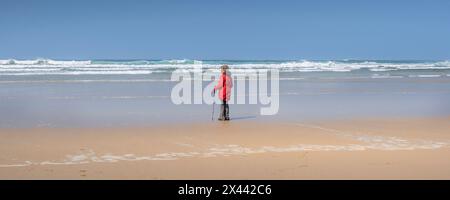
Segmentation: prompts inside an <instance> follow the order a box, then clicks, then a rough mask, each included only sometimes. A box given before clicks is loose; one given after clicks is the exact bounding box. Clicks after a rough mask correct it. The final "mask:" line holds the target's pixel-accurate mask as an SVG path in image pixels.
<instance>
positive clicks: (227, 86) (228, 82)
mask: <svg viewBox="0 0 450 200" xmlns="http://www.w3.org/2000/svg"><path fill="white" fill-rule="evenodd" d="M232 87H233V79H232V78H231V76H230V75H228V74H222V75H220V78H219V82H218V83H217V85H216V86H215V87H214V90H219V99H220V100H222V101H224V100H225V101H229V100H230V96H231V88H232Z"/></svg>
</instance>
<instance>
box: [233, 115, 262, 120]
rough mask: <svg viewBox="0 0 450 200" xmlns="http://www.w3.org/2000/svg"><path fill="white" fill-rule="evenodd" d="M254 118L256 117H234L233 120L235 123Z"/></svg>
mask: <svg viewBox="0 0 450 200" xmlns="http://www.w3.org/2000/svg"><path fill="white" fill-rule="evenodd" d="M254 118H256V115H254V116H242V117H232V118H231V120H232V121H235V120H246V119H254Z"/></svg>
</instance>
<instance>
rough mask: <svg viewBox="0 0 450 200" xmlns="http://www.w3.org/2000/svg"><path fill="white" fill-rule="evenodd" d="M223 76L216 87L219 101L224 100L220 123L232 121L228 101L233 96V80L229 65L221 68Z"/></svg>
mask: <svg viewBox="0 0 450 200" xmlns="http://www.w3.org/2000/svg"><path fill="white" fill-rule="evenodd" d="M220 71H221V75H220V78H219V82H218V83H217V85H216V86H215V87H214V90H213V92H214V94H215V93H216V90H219V99H220V100H222V105H221V107H220V115H219V120H220V121H223V120H225V121H228V120H230V110H229V107H228V103H227V102H228V101H229V100H230V96H231V88H232V87H233V79H232V78H231V76H230V75H229V73H228V65H222V66H221V67H220Z"/></svg>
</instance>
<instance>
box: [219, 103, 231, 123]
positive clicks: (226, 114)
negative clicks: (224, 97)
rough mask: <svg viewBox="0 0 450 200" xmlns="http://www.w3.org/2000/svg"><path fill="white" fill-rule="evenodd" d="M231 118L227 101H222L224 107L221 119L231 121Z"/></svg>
mask: <svg viewBox="0 0 450 200" xmlns="http://www.w3.org/2000/svg"><path fill="white" fill-rule="evenodd" d="M229 118H230V108H229V107H228V103H227V101H222V105H221V106H220V115H219V119H222V120H224V119H229Z"/></svg>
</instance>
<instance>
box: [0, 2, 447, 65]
mask: <svg viewBox="0 0 450 200" xmlns="http://www.w3.org/2000/svg"><path fill="white" fill-rule="evenodd" d="M0 7H1V8H2V9H1V12H0V58H2V59H5V58H18V59H32V58H52V59H171V58H188V59H350V58H353V59H437V60H446V59H447V60H448V59H450V1H447V0H441V1H439V0H429V1H426V0H417V1H414V0H409V1H402V0H397V1H393V0H390V1H384V0H377V1H369V0H358V1H357V0H354V1H351V0H342V1H335V0H333V1H331V0H330V1H320V0H319V1H317V0H315V1H312V0H311V1H232V0H231V1H214V0H204V1H196V0H193V1H182V0H180V1H173V0H172V1H171V0H169V1H167V0H166V1H163V0H161V1H150V0H147V1H137V0H128V1H125V0H123V1H113V0H102V1H100V0H77V1H72V0H66V1H64V0H59V1H57V0H54V1H52V0H1V1H0Z"/></svg>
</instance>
